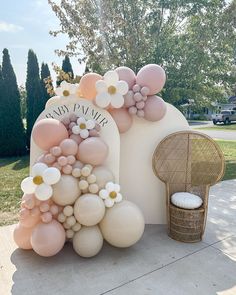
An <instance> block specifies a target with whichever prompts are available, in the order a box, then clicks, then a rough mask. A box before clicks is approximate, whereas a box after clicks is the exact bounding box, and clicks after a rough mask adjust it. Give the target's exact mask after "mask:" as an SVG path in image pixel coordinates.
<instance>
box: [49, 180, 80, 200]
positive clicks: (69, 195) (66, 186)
mask: <svg viewBox="0 0 236 295" xmlns="http://www.w3.org/2000/svg"><path fill="white" fill-rule="evenodd" d="M52 187H53V197H52V199H53V201H54V202H55V203H56V204H58V205H61V206H66V205H71V204H73V203H74V202H75V200H76V199H77V198H78V197H79V196H80V195H81V191H80V189H79V184H78V181H77V179H76V178H74V177H73V176H71V175H62V176H61V179H60V180H59V181H58V183H56V184H54V185H53V186H52Z"/></svg>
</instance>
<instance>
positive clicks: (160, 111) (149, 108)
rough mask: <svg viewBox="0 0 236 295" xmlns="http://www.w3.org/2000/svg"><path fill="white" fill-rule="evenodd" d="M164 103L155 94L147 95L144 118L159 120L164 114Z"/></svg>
mask: <svg viewBox="0 0 236 295" xmlns="http://www.w3.org/2000/svg"><path fill="white" fill-rule="evenodd" d="M166 108H167V107H166V103H165V102H164V100H163V99H162V98H161V97H159V96H156V95H153V96H149V97H148V99H147V101H146V103H145V107H144V118H145V119H146V120H148V121H152V122H155V121H159V120H161V119H162V118H163V117H164V116H165V114H166Z"/></svg>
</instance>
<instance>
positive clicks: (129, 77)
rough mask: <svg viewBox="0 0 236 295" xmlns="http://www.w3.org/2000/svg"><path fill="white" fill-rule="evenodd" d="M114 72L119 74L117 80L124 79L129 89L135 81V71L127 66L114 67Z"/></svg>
mask: <svg viewBox="0 0 236 295" xmlns="http://www.w3.org/2000/svg"><path fill="white" fill-rule="evenodd" d="M116 72H117V73H118V75H119V80H123V81H125V82H126V83H127V84H128V86H129V89H131V88H132V87H133V86H134V84H135V82H136V76H135V73H134V72H133V71H132V70H131V69H130V68H128V67H119V68H117V69H116Z"/></svg>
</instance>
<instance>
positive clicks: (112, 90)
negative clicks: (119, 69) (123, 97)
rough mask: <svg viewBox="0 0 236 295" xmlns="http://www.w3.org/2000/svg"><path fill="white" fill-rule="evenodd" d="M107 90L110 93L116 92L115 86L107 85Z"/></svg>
mask: <svg viewBox="0 0 236 295" xmlns="http://www.w3.org/2000/svg"><path fill="white" fill-rule="evenodd" d="M108 92H109V93H110V94H115V93H116V87H115V86H109V87H108Z"/></svg>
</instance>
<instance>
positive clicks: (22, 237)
mask: <svg viewBox="0 0 236 295" xmlns="http://www.w3.org/2000/svg"><path fill="white" fill-rule="evenodd" d="M32 230H33V229H32V228H26V227H24V226H22V225H21V224H20V223H18V224H17V225H16V227H15V229H14V232H13V238H14V241H15V243H16V245H17V246H18V247H19V248H21V249H25V250H29V249H32V246H31V242H30V239H31V234H32Z"/></svg>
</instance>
